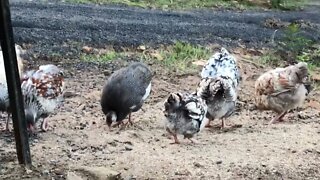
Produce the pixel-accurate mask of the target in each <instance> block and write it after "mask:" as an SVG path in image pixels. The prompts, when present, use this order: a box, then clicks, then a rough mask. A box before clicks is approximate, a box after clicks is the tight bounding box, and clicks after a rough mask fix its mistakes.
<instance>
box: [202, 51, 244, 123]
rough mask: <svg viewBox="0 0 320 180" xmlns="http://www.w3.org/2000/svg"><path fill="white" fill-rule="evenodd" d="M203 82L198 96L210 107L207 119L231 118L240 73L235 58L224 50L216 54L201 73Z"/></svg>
mask: <svg viewBox="0 0 320 180" xmlns="http://www.w3.org/2000/svg"><path fill="white" fill-rule="evenodd" d="M201 77H202V79H201V82H200V83H199V85H198V89H197V95H198V96H199V97H201V98H203V99H204V100H205V102H206V104H207V106H208V113H207V117H208V118H209V119H210V120H214V119H222V127H223V126H224V121H223V120H224V118H227V117H229V116H230V115H231V114H232V113H233V112H234V109H235V104H236V100H237V93H238V86H239V83H240V73H239V70H238V67H237V63H236V60H235V58H234V57H233V56H232V55H231V54H229V52H228V51H227V50H226V49H225V48H222V49H221V52H218V53H215V54H214V55H213V56H212V57H211V58H210V59H209V60H208V63H207V64H206V65H205V66H204V67H203V69H202V72H201Z"/></svg>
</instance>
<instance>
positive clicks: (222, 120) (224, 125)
mask: <svg viewBox="0 0 320 180" xmlns="http://www.w3.org/2000/svg"><path fill="white" fill-rule="evenodd" d="M224 120H225V119H224V118H222V119H221V129H226V128H227V127H226V123H225V121H224Z"/></svg>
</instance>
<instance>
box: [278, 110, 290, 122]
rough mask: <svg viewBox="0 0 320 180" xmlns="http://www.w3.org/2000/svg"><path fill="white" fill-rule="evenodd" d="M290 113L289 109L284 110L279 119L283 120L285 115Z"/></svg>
mask: <svg viewBox="0 0 320 180" xmlns="http://www.w3.org/2000/svg"><path fill="white" fill-rule="evenodd" d="M287 113H288V111H285V112H283V113H282V114H281V115H280V116H279V121H283V117H284V116H285V115H286V114H287Z"/></svg>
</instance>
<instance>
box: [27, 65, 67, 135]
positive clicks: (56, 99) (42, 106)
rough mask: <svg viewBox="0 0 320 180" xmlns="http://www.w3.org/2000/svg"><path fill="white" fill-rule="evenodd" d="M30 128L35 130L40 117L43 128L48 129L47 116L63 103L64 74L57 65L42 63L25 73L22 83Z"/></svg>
mask: <svg viewBox="0 0 320 180" xmlns="http://www.w3.org/2000/svg"><path fill="white" fill-rule="evenodd" d="M21 89H22V94H23V97H24V108H25V116H26V121H27V126H28V129H29V130H30V131H32V132H34V129H35V125H36V123H37V122H38V120H39V119H41V118H42V119H43V121H42V124H41V128H42V130H43V131H47V129H48V122H47V119H46V118H47V117H48V116H49V115H50V114H52V113H54V112H55V110H56V109H57V108H58V107H60V106H61V105H62V104H63V101H64V99H63V89H64V76H63V72H62V70H61V69H59V68H58V67H57V66H55V65H52V64H48V65H42V66H40V67H39V68H38V70H36V71H29V72H27V73H26V74H25V76H24V78H23V80H22V84H21Z"/></svg>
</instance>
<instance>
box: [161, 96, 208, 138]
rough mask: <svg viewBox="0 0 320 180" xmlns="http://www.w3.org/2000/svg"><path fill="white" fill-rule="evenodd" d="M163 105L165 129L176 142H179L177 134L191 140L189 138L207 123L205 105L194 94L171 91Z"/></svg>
mask: <svg viewBox="0 0 320 180" xmlns="http://www.w3.org/2000/svg"><path fill="white" fill-rule="evenodd" d="M164 107H165V109H164V115H165V117H166V130H167V131H168V132H169V133H170V134H171V135H172V136H173V137H174V143H176V144H179V140H178V138H177V135H178V134H182V135H183V136H184V138H187V139H189V140H190V141H191V142H193V140H192V139H191V138H192V137H193V136H194V135H195V134H196V133H199V132H200V131H201V130H202V129H203V128H204V127H205V125H206V124H207V123H208V119H207V118H206V113H207V105H206V104H205V102H204V100H203V99H201V98H200V97H198V96H197V95H196V94H187V93H185V94H181V93H171V94H170V95H169V97H168V98H167V99H166V101H165V103H164Z"/></svg>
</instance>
